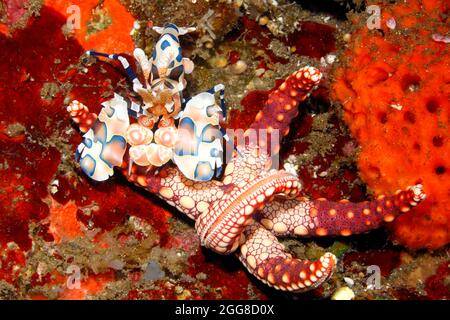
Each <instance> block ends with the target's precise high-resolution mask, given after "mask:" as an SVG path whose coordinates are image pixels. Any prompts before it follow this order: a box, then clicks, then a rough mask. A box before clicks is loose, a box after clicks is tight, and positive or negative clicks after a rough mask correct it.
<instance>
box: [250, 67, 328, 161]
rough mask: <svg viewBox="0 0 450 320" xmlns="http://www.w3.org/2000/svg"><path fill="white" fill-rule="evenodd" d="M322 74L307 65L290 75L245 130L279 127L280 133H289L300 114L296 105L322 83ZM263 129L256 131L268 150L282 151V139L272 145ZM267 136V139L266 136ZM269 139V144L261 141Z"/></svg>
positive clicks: (271, 129)
mask: <svg viewBox="0 0 450 320" xmlns="http://www.w3.org/2000/svg"><path fill="white" fill-rule="evenodd" d="M321 78H322V74H321V73H320V71H319V70H318V69H316V68H314V67H304V68H301V69H300V70H298V71H296V72H294V73H293V74H292V75H290V76H289V77H288V78H287V79H286V80H285V81H284V82H283V83H282V84H281V85H280V87H279V88H278V89H276V90H274V91H273V92H271V93H270V95H269V98H268V99H267V101H266V103H265V105H264V107H263V109H262V110H261V111H260V112H259V113H258V114H257V115H256V118H255V121H254V122H253V124H252V125H251V126H250V129H253V130H247V132H246V134H247V135H250V134H251V133H252V132H254V131H255V130H256V131H259V130H267V133H268V134H272V133H273V131H275V130H278V131H279V132H280V136H281V137H284V136H286V135H287V134H288V133H289V124H290V123H291V121H292V119H294V118H295V117H296V116H297V115H298V108H297V105H298V104H299V103H300V102H302V101H304V100H305V99H306V98H307V97H308V95H309V94H310V92H311V91H312V89H313V88H314V87H315V86H316V85H318V84H319V82H320V79H321ZM261 134H262V133H261V132H257V135H258V137H259V141H260V143H259V146H260V147H266V148H267V151H268V153H269V154H270V153H271V151H273V153H274V154H276V153H278V151H279V148H280V146H279V141H277V142H275V143H276V144H275V145H272V146H271V145H270V140H273V139H270V140H269V139H268V137H261ZM263 138H266V139H263ZM262 140H265V141H268V143H267V145H264V143H261V141H262Z"/></svg>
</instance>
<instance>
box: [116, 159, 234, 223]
mask: <svg viewBox="0 0 450 320" xmlns="http://www.w3.org/2000/svg"><path fill="white" fill-rule="evenodd" d="M125 167H126V165H124V166H123V169H122V170H123V174H124V175H125V176H126V177H127V179H128V180H129V181H130V182H133V183H134V184H136V185H137V186H139V187H142V188H144V189H146V190H147V191H149V192H150V193H153V194H155V195H157V196H158V197H159V198H161V199H162V200H164V201H166V202H167V203H168V204H169V205H171V206H173V207H176V208H177V209H178V210H180V211H181V212H183V213H184V214H186V215H187V216H188V217H189V218H191V219H194V220H196V219H197V218H198V216H199V215H200V214H201V213H203V212H206V211H207V210H208V208H209V206H210V203H213V202H215V201H217V200H218V199H220V198H221V197H223V196H224V192H225V191H224V190H223V184H222V182H220V181H216V180H212V181H206V182H201V183H199V182H196V181H192V180H189V179H187V178H186V177H185V176H184V175H183V174H182V173H181V172H180V170H178V169H177V168H176V167H173V166H170V165H167V166H166V167H165V168H164V169H163V170H161V171H160V172H155V171H152V170H148V169H147V168H145V167H139V166H136V165H133V166H132V168H131V170H130V171H131V172H130V174H128V170H127V169H126V168H125Z"/></svg>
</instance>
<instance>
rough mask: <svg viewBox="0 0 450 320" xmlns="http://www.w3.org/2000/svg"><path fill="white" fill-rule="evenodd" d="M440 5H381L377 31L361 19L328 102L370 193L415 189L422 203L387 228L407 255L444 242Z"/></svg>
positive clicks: (447, 169)
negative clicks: (335, 107) (356, 150)
mask: <svg viewBox="0 0 450 320" xmlns="http://www.w3.org/2000/svg"><path fill="white" fill-rule="evenodd" d="M448 6H449V4H448V1H445V0H422V1H419V0H413V1H408V2H407V3H399V4H395V5H391V6H389V5H382V6H381V14H382V17H381V29H379V30H369V28H368V27H367V26H366V23H365V18H366V17H356V18H355V19H354V23H355V24H358V25H360V27H359V28H358V29H357V30H356V31H355V32H354V33H353V34H352V37H351V42H350V44H349V47H348V48H347V50H346V51H345V52H344V54H343V55H342V59H341V60H342V64H341V65H340V66H338V67H337V68H336V70H335V81H334V83H333V85H332V97H333V99H334V100H338V101H339V102H340V103H341V104H342V105H343V108H344V119H345V121H346V122H347V124H348V125H349V127H350V130H351V132H352V134H353V135H354V137H356V139H357V140H358V141H359V143H360V145H361V153H360V154H359V160H358V161H359V168H360V174H361V177H362V178H363V179H364V181H365V182H366V183H367V184H368V186H369V187H370V188H371V189H372V190H373V191H374V192H376V193H392V192H394V191H395V190H397V189H401V188H405V187H406V186H410V185H413V184H415V183H418V182H421V183H423V185H424V191H425V192H426V193H427V199H426V200H425V201H424V202H423V203H422V204H420V205H419V206H418V207H417V208H414V209H413V210H411V211H410V212H408V213H406V214H404V215H402V216H401V217H400V218H398V220H397V221H396V222H395V223H394V225H393V237H394V239H395V240H397V241H398V242H400V243H402V244H404V245H407V246H409V247H411V248H423V247H426V248H431V249H435V248H438V247H440V246H443V245H445V244H447V243H449V242H450V131H449V125H450V103H449V98H450V72H449V71H450V52H449V46H450V45H449V44H448V43H445V42H444V41H442V39H443V37H442V36H446V35H447V33H448V23H449V21H448V13H449V7H448Z"/></svg>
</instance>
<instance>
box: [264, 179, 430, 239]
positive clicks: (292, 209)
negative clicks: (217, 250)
mask: <svg viewBox="0 0 450 320" xmlns="http://www.w3.org/2000/svg"><path fill="white" fill-rule="evenodd" d="M423 199H425V193H424V192H423V190H422V186H421V185H415V186H412V187H409V188H408V189H407V190H404V191H400V190H399V191H397V192H396V194H395V195H391V196H379V197H378V198H377V199H376V200H374V201H365V202H359V203H352V202H348V201H341V202H333V201H327V200H325V199H318V200H314V201H308V200H302V199H300V200H297V199H296V200H287V201H279V200H278V201H277V200H276V201H272V202H271V203H270V204H268V205H267V206H266V207H265V208H264V209H263V210H262V211H261V212H260V222H261V223H262V225H264V227H266V228H267V229H268V230H270V231H272V232H273V233H274V234H275V235H277V236H335V235H341V236H349V235H351V234H360V233H366V232H368V231H370V230H373V229H376V228H378V227H380V225H381V224H383V223H385V222H391V221H393V220H394V219H395V218H396V217H397V216H398V215H400V214H402V213H404V212H407V211H409V210H410V209H411V207H414V206H416V205H417V204H418V203H420V202H421V201H422V200H423Z"/></svg>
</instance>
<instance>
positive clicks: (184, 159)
mask: <svg viewBox="0 0 450 320" xmlns="http://www.w3.org/2000/svg"><path fill="white" fill-rule="evenodd" d="M224 88H225V87H224V85H223V84H218V85H216V86H215V87H214V88H211V89H209V90H208V91H206V92H202V93H199V94H197V95H196V96H194V97H192V98H189V99H186V100H185V101H184V102H185V103H186V105H185V107H184V110H183V111H182V112H181V116H180V122H179V124H178V137H179V138H178V142H177V144H176V146H175V154H174V158H173V160H174V162H175V164H176V165H177V166H178V169H180V171H181V172H182V173H183V174H184V176H185V177H186V178H188V179H191V180H196V181H208V180H211V179H212V178H213V176H214V175H215V176H216V177H217V176H219V175H220V174H221V172H222V159H223V148H222V139H223V138H225V139H226V140H229V139H228V136H227V135H226V134H225V132H224V130H223V129H221V128H220V126H219V122H220V121H221V119H220V114H219V112H221V116H222V121H223V120H225V118H226V108H225V100H224ZM219 91H220V107H219V106H218V105H217V104H216V100H215V97H214V94H215V93H216V92H219Z"/></svg>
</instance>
